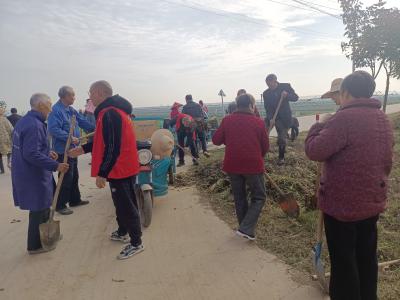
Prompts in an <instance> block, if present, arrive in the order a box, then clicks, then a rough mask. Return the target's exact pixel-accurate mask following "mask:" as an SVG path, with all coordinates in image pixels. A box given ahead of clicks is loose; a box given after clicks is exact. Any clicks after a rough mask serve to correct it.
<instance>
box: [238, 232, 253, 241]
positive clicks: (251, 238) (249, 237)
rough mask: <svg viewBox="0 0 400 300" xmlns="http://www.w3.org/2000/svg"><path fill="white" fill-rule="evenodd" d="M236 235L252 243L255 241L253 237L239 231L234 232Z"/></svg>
mask: <svg viewBox="0 0 400 300" xmlns="http://www.w3.org/2000/svg"><path fill="white" fill-rule="evenodd" d="M236 234H237V235H238V236H240V237H244V238H246V239H248V240H249V241H254V240H255V239H256V237H255V236H254V235H250V234H247V233H244V232H242V231H240V230H238V231H236Z"/></svg>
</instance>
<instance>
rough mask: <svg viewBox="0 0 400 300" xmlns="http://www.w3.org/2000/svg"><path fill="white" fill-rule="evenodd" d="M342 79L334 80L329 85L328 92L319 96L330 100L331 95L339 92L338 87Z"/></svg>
mask: <svg viewBox="0 0 400 300" xmlns="http://www.w3.org/2000/svg"><path fill="white" fill-rule="evenodd" d="M342 81H343V78H336V79H335V80H334V81H332V84H331V90H330V91H329V92H326V93H325V94H323V95H322V96H321V98H322V99H327V98H332V95H333V94H334V93H337V92H339V91H340V85H341V84H342Z"/></svg>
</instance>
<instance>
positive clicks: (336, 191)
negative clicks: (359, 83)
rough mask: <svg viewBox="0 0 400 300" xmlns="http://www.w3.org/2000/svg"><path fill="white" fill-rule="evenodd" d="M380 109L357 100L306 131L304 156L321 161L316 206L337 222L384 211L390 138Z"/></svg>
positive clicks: (370, 101)
mask: <svg viewBox="0 0 400 300" xmlns="http://www.w3.org/2000/svg"><path fill="white" fill-rule="evenodd" d="M380 107H381V103H380V102H379V101H378V100H375V99H359V100H355V101H353V102H352V103H350V104H347V105H345V106H343V107H341V108H340V109H339V111H338V112H337V113H336V114H335V115H334V116H333V117H332V118H331V119H330V120H329V121H328V122H326V123H325V124H315V125H314V126H313V127H311V129H310V131H309V133H308V136H307V139H306V147H305V149H306V154H307V156H308V157H309V158H310V159H311V160H315V161H319V162H324V167H323V172H322V177H321V183H320V188H319V197H318V198H319V207H320V209H321V210H322V211H323V212H324V213H326V214H328V215H330V216H332V217H334V218H336V219H338V220H339V221H344V222H350V221H359V220H364V219H367V218H369V217H372V216H375V215H378V214H379V213H381V212H383V211H384V210H385V207H386V193H387V188H388V177H389V174H390V171H391V168H392V156H393V142H394V138H393V129H392V126H391V124H390V122H389V120H388V118H387V117H386V115H385V114H384V113H383V112H382V111H381V110H380Z"/></svg>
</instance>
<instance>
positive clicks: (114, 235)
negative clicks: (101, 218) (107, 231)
mask: <svg viewBox="0 0 400 300" xmlns="http://www.w3.org/2000/svg"><path fill="white" fill-rule="evenodd" d="M110 240H112V241H117V242H122V243H124V244H128V243H130V241H131V238H130V237H129V235H128V234H125V235H119V233H118V230H115V231H114V232H113V233H111V235H110Z"/></svg>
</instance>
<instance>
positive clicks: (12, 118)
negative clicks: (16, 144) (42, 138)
mask: <svg viewBox="0 0 400 300" xmlns="http://www.w3.org/2000/svg"><path fill="white" fill-rule="evenodd" d="M21 118H22V116H20V115H19V114H18V113H17V109H15V108H11V115H9V116H8V117H7V119H8V121H10V123H11V125H12V126H13V127H15V125H17V123H18V121H19V120H21Z"/></svg>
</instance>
